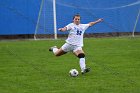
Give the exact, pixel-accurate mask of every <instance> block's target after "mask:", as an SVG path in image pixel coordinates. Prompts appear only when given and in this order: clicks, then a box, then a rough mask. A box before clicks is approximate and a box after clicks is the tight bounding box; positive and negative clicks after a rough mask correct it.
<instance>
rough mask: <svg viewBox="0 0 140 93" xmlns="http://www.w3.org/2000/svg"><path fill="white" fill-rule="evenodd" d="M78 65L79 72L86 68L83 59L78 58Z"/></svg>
mask: <svg viewBox="0 0 140 93" xmlns="http://www.w3.org/2000/svg"><path fill="white" fill-rule="evenodd" d="M79 64H80V68H81V71H83V70H84V69H85V68H86V64H85V58H80V62H79Z"/></svg>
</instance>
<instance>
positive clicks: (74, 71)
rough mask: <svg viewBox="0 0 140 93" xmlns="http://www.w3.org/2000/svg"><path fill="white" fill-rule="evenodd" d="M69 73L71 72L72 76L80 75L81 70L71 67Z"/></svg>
mask: <svg viewBox="0 0 140 93" xmlns="http://www.w3.org/2000/svg"><path fill="white" fill-rule="evenodd" d="M69 74H70V76H72V77H76V76H78V74H79V72H78V71H77V70H76V69H71V70H70V71H69Z"/></svg>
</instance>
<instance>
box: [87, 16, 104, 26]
mask: <svg viewBox="0 0 140 93" xmlns="http://www.w3.org/2000/svg"><path fill="white" fill-rule="evenodd" d="M102 21H103V19H102V18H100V19H98V20H96V21H94V22H89V26H93V25H95V24H97V23H99V22H102Z"/></svg>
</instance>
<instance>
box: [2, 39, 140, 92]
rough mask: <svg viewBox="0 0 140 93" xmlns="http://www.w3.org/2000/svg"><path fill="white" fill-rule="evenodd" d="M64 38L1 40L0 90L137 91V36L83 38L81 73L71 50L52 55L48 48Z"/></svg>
mask: <svg viewBox="0 0 140 93" xmlns="http://www.w3.org/2000/svg"><path fill="white" fill-rule="evenodd" d="M63 43H64V40H42V41H11V42H10V41H2V42H0V93H140V38H93V39H85V40H84V44H85V46H84V48H83V49H84V51H85V53H86V64H87V66H89V67H91V72H89V73H87V74H85V75H81V74H80V75H79V76H78V77H75V78H73V77H70V76H69V73H68V72H69V70H70V69H71V68H76V69H78V71H79V72H80V67H79V62H78V61H79V59H78V58H76V57H75V56H74V55H73V54H72V53H68V54H66V55H63V56H61V57H55V56H54V55H53V54H52V53H51V52H49V51H48V49H49V47H51V46H53V45H57V46H58V47H60V46H61V45H62V44H63Z"/></svg>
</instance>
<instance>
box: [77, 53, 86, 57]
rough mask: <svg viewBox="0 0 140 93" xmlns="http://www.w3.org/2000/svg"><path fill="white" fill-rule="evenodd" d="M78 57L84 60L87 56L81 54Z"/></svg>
mask: <svg viewBox="0 0 140 93" xmlns="http://www.w3.org/2000/svg"><path fill="white" fill-rule="evenodd" d="M77 57H78V58H84V57H85V54H84V53H80V54H79V55H78V56H77Z"/></svg>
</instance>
